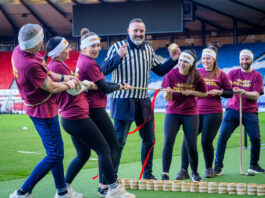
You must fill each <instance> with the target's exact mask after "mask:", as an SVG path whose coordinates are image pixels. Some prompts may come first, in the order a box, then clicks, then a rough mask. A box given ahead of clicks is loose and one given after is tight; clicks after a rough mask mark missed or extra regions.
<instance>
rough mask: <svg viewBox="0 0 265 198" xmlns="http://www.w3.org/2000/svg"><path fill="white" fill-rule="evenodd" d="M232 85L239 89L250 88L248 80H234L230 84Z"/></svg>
mask: <svg viewBox="0 0 265 198" xmlns="http://www.w3.org/2000/svg"><path fill="white" fill-rule="evenodd" d="M232 85H237V86H239V87H251V85H252V84H251V82H250V80H242V79H236V80H235V81H233V82H232Z"/></svg>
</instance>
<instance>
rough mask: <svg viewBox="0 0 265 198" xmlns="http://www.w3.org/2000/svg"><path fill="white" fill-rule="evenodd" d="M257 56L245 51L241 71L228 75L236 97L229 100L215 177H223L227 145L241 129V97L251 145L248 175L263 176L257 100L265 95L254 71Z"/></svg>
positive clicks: (222, 127) (241, 61) (234, 71)
mask: <svg viewBox="0 0 265 198" xmlns="http://www.w3.org/2000/svg"><path fill="white" fill-rule="evenodd" d="M253 58H254V55H253V53H252V51H250V50H248V49H244V50H242V51H241V52H240V58H239V60H240V66H241V68H239V69H234V70H232V71H230V72H229V73H228V78H229V80H230V81H231V82H232V87H233V92H234V95H233V97H232V98H230V99H229V100H228V103H227V109H226V111H225V115H224V119H223V122H222V126H221V131H220V136H219V138H218V142H217V149H216V157H215V168H214V172H215V174H216V175H221V174H222V168H223V160H224V155H225V149H226V143H227V141H228V139H229V138H230V136H231V134H232V133H233V132H234V130H235V129H236V128H237V127H238V125H239V95H241V96H242V113H243V118H242V122H243V125H244V127H245V128H246V130H247V132H248V136H249V138H250V141H251V155H250V167H249V169H248V172H251V173H264V172H265V170H264V169H263V168H261V167H260V166H259V164H258V162H259V156H260V128H259V117H258V104H257V100H258V98H259V96H260V95H262V94H263V93H264V89H263V82H262V77H261V74H260V73H258V72H257V71H255V70H253V69H252V68H251V64H252V62H253Z"/></svg>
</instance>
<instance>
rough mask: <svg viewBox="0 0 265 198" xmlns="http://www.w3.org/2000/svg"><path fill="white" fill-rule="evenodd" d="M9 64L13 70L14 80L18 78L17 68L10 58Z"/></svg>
mask: <svg viewBox="0 0 265 198" xmlns="http://www.w3.org/2000/svg"><path fill="white" fill-rule="evenodd" d="M11 63H12V68H13V74H14V76H15V78H18V71H17V68H16V66H15V64H14V61H13V58H11Z"/></svg>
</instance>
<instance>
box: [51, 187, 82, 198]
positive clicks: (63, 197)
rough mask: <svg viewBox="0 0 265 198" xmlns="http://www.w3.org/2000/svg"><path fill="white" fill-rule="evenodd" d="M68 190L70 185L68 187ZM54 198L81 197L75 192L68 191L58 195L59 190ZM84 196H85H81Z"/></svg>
mask: <svg viewBox="0 0 265 198" xmlns="http://www.w3.org/2000/svg"><path fill="white" fill-rule="evenodd" d="M67 190H68V187H67ZM54 198H80V197H78V195H76V194H73V193H72V192H70V191H68V192H67V193H66V194H65V195H58V192H56V194H55V196H54ZM81 198H83V196H82V197H81Z"/></svg>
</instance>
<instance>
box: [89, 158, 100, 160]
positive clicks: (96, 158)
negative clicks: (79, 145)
mask: <svg viewBox="0 0 265 198" xmlns="http://www.w3.org/2000/svg"><path fill="white" fill-rule="evenodd" d="M89 159H90V160H98V158H89Z"/></svg>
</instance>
